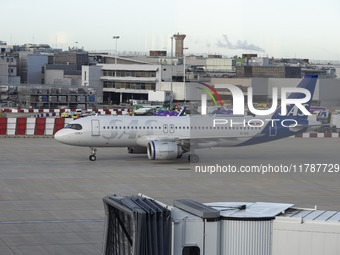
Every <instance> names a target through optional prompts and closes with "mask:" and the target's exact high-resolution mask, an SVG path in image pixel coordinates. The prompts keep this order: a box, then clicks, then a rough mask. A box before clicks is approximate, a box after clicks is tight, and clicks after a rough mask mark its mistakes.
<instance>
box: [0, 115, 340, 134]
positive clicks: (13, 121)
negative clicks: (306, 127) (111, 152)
mask: <svg viewBox="0 0 340 255" xmlns="http://www.w3.org/2000/svg"><path fill="white" fill-rule="evenodd" d="M71 121H73V119H72V118H0V135H5V136H16V135H19V136H52V135H54V134H55V133H56V132H57V131H59V130H60V129H62V128H64V127H65V126H66V125H67V124H69V123H70V122H71ZM292 137H295V138H340V133H302V134H298V135H295V136H292Z"/></svg>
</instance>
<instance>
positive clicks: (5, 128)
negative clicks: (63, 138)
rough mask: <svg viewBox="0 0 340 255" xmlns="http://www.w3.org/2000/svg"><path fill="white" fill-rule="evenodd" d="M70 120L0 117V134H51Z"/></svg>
mask: <svg viewBox="0 0 340 255" xmlns="http://www.w3.org/2000/svg"><path fill="white" fill-rule="evenodd" d="M71 121H73V119H71V118H0V135H4V136H17V135H18V136H52V135H54V134H55V133H56V132H57V131H59V130H60V129H62V128H64V127H65V126H66V125H67V124H69V123H70V122H71Z"/></svg>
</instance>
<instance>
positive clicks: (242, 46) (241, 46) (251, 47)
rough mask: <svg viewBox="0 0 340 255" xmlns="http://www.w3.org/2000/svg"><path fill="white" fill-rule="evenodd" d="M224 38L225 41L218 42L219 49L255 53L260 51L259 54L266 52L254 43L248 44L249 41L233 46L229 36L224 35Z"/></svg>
mask: <svg viewBox="0 0 340 255" xmlns="http://www.w3.org/2000/svg"><path fill="white" fill-rule="evenodd" d="M222 36H223V40H218V42H217V47H219V48H227V49H231V50H253V51H259V52H265V50H264V49H262V48H261V47H259V46H257V45H255V44H252V43H250V44H249V43H248V42H247V40H245V41H241V40H238V41H237V43H236V44H232V43H231V42H230V41H229V39H228V36H227V35H222Z"/></svg>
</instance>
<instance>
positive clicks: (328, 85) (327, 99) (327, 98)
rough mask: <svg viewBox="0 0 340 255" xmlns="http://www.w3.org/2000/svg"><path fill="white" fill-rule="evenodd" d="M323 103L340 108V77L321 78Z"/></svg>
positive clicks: (320, 85)
mask: <svg viewBox="0 0 340 255" xmlns="http://www.w3.org/2000/svg"><path fill="white" fill-rule="evenodd" d="M319 88H320V91H319V95H320V97H319V98H320V101H321V105H322V106H324V107H327V108H337V109H340V79H319Z"/></svg>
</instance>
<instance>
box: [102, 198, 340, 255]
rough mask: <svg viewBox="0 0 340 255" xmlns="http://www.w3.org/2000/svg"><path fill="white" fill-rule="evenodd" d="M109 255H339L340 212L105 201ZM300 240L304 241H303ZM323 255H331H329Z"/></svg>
mask: <svg viewBox="0 0 340 255" xmlns="http://www.w3.org/2000/svg"><path fill="white" fill-rule="evenodd" d="M104 204H105V209H106V215H107V217H106V236H105V242H104V253H103V254H105V255H113V254H114V255H116V254H122V255H125V254H134V255H135V254H138V255H144V254H145V255H146V254H148V255H153V254H158V255H163V254H164V255H165V254H166V255H170V254H171V255H233V254H243V255H307V254H312V253H313V252H312V250H313V251H320V252H318V253H313V254H339V251H340V250H339V244H338V240H340V239H339V238H340V212H334V211H318V210H316V208H315V209H303V208H296V207H294V205H293V204H281V203H265V202H215V203H206V204H202V203H200V202H197V201H193V200H187V199H182V200H175V201H174V205H173V206H167V205H164V204H162V203H161V202H158V201H155V200H153V199H151V198H149V197H145V196H144V195H141V194H140V195H138V196H131V197H117V196H111V197H106V198H104ZM299 240H302V241H301V242H300V241H299ZM323 251H327V252H326V253H325V252H323Z"/></svg>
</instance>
